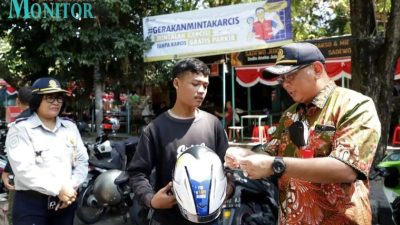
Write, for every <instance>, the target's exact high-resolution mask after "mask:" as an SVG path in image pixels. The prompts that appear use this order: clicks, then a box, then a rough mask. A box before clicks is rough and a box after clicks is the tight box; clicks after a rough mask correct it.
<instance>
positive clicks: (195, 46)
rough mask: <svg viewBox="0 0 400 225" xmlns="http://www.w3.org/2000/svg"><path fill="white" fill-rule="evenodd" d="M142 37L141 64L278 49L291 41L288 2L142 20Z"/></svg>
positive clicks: (244, 5) (236, 6) (273, 2)
mask: <svg viewBox="0 0 400 225" xmlns="http://www.w3.org/2000/svg"><path fill="white" fill-rule="evenodd" d="M143 35H144V38H145V39H146V38H149V39H150V40H151V41H152V43H153V44H152V47H151V48H150V49H149V50H148V51H146V52H144V61H145V62H151V61H159V60H170V59H178V58H185V57H199V56H208V55H216V54H226V53H231V52H240V51H248V50H255V49H263V48H270V47H276V46H281V45H283V44H286V43H289V42H291V40H292V24H291V18H290V0H270V1H268V2H265V1H262V2H256V3H248V4H238V5H231V6H222V7H216V8H210V9H203V10H196V11H190V12H182V13H174V14H168V15H160V16H151V17H145V18H143Z"/></svg>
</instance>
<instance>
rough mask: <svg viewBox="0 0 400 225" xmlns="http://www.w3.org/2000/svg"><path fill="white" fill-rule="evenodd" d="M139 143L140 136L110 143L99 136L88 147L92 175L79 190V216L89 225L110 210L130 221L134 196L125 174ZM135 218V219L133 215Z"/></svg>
mask: <svg viewBox="0 0 400 225" xmlns="http://www.w3.org/2000/svg"><path fill="white" fill-rule="evenodd" d="M137 143H138V138H137V137H131V138H128V139H126V140H121V141H110V140H108V137H107V136H106V135H105V136H100V137H99V138H97V141H96V143H95V144H94V145H88V146H89V147H88V149H89V152H90V155H94V156H95V157H91V158H90V159H89V167H90V170H89V175H88V179H87V181H86V182H85V183H84V185H83V186H82V188H81V190H80V195H79V198H78V208H77V211H76V212H77V216H78V218H79V219H80V220H81V221H82V222H84V223H86V224H93V223H96V222H97V221H99V220H100V219H101V218H102V216H103V215H104V214H105V213H106V212H107V211H109V210H111V209H115V211H117V212H118V213H119V214H120V215H122V216H123V218H124V220H125V221H126V220H127V213H128V211H129V208H130V207H131V206H132V205H133V194H132V191H131V189H130V186H129V179H128V174H127V173H126V172H125V169H126V166H127V164H128V162H129V161H130V160H131V159H132V157H133V154H134V152H135V151H136V145H137ZM131 217H132V216H131Z"/></svg>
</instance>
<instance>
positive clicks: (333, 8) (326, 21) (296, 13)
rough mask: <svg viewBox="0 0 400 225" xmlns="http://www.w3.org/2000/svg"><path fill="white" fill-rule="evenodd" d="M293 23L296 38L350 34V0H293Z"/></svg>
mask: <svg viewBox="0 0 400 225" xmlns="http://www.w3.org/2000/svg"><path fill="white" fill-rule="evenodd" d="M292 24H293V34H294V39H295V40H305V39H314V38H318V37H331V36H337V35H344V34H349V33H351V31H350V7H349V1H348V0H337V1H315V0H307V1H303V0H292Z"/></svg>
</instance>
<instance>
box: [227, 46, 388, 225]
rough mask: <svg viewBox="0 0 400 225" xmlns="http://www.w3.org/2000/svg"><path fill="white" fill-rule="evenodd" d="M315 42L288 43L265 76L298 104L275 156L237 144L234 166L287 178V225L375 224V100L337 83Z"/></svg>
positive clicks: (283, 197)
mask: <svg viewBox="0 0 400 225" xmlns="http://www.w3.org/2000/svg"><path fill="white" fill-rule="evenodd" d="M324 62H325V58H324V56H323V55H322V53H321V52H320V51H319V49H318V48H317V47H316V46H314V45H312V44H309V43H292V44H288V45H285V46H283V47H282V48H281V49H280V50H279V52H278V56H277V62H276V64H275V65H274V66H272V67H269V68H266V71H265V75H267V76H275V77H277V79H278V81H280V83H281V84H282V85H283V88H285V90H286V91H287V92H288V93H289V95H290V96H291V97H292V98H293V100H294V101H295V102H296V103H295V104H294V105H293V106H291V107H290V108H289V109H287V110H286V111H285V112H284V113H283V114H282V117H281V120H280V123H279V126H278V128H277V130H276V132H275V133H274V135H273V138H272V140H271V141H270V142H269V144H268V145H267V147H266V149H265V151H266V152H267V153H268V154H269V155H271V156H275V157H271V156H269V155H268V154H255V153H252V152H250V151H248V150H245V149H240V148H230V149H228V150H227V152H226V155H225V161H226V164H227V166H229V167H231V168H237V167H240V168H241V169H242V170H243V172H244V174H245V175H247V176H248V177H249V178H251V179H258V178H261V177H268V176H271V175H274V176H277V177H280V179H279V189H280V194H279V201H280V224H310V225H317V224H324V225H327V224H332V225H333V224H341V225H344V224H362V225H364V224H371V209H370V204H369V199H368V195H369V184H368V179H367V178H368V172H369V170H370V167H371V163H372V160H373V158H374V155H375V151H376V147H377V144H378V141H379V138H380V133H381V125H380V122H379V118H378V116H377V112H376V109H375V105H374V103H373V101H372V100H371V98H369V97H367V96H364V95H362V94H360V93H358V92H355V91H352V90H349V89H346V88H341V87H337V86H336V85H335V83H334V82H333V81H331V80H330V79H329V77H328V75H327V73H326V70H325V67H324Z"/></svg>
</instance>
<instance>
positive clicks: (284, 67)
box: [263, 43, 325, 78]
mask: <svg viewBox="0 0 400 225" xmlns="http://www.w3.org/2000/svg"><path fill="white" fill-rule="evenodd" d="M316 61H320V62H322V63H325V57H324V55H322V53H321V51H320V50H319V49H318V48H317V46H315V45H313V44H310V43H291V44H287V45H284V46H282V47H281V48H280V49H279V50H278V55H277V57H276V63H275V65H274V66H270V67H267V68H265V70H264V72H263V77H264V78H273V77H277V76H280V75H284V74H288V73H291V72H293V71H295V70H296V69H298V68H299V67H301V66H304V65H307V64H310V63H313V62H316Z"/></svg>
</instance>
